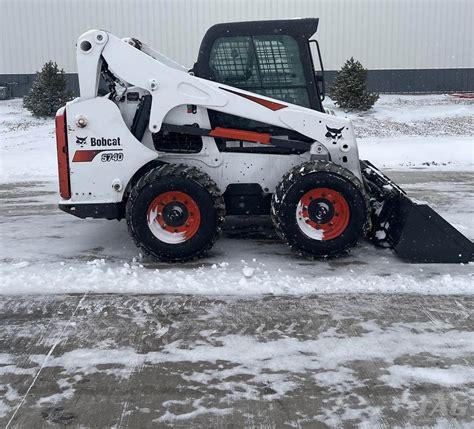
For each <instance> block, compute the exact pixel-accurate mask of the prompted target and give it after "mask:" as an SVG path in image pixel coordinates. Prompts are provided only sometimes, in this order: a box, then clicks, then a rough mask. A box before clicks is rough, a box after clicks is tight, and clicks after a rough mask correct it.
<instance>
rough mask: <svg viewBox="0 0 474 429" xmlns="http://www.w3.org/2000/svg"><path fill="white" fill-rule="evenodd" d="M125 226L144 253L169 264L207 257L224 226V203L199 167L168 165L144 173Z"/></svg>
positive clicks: (137, 185) (132, 192)
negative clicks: (205, 255)
mask: <svg viewBox="0 0 474 429" xmlns="http://www.w3.org/2000/svg"><path fill="white" fill-rule="evenodd" d="M126 217H127V225H128V229H129V232H130V235H131V236H132V238H133V240H134V241H135V244H136V245H137V246H138V247H139V248H141V249H142V250H143V251H144V252H145V254H148V255H151V256H152V257H154V258H156V259H159V260H161V261H166V262H180V261H189V260H192V259H196V258H199V257H201V256H203V255H204V254H205V253H206V252H207V251H208V250H209V249H210V248H211V247H212V246H213V244H214V242H215V241H216V240H217V238H218V236H219V234H220V232H221V229H222V224H223V222H224V217H225V207H224V199H223V197H222V195H221V192H220V191H219V189H218V188H217V185H216V184H215V183H214V181H213V180H212V179H211V178H210V177H209V176H208V175H207V174H205V173H203V172H202V171H200V170H199V169H197V168H195V167H189V166H186V165H174V164H165V165H162V166H160V167H157V168H154V169H153V170H151V171H149V172H148V173H147V174H145V175H144V176H143V177H142V178H141V179H140V180H139V181H138V182H137V183H136V185H135V186H134V187H133V189H132V191H131V193H130V197H129V199H128V201H127V206H126Z"/></svg>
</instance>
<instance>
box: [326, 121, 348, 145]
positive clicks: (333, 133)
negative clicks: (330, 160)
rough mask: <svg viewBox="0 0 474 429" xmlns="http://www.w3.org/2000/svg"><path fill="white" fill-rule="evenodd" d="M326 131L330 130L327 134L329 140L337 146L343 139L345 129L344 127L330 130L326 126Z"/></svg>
mask: <svg viewBox="0 0 474 429" xmlns="http://www.w3.org/2000/svg"><path fill="white" fill-rule="evenodd" d="M326 129H327V130H328V132H327V133H326V137H327V138H328V140H331V141H332V142H333V143H334V144H336V143H337V142H338V141H339V140H341V139H342V130H343V129H344V127H342V128H329V127H328V126H327V125H326Z"/></svg>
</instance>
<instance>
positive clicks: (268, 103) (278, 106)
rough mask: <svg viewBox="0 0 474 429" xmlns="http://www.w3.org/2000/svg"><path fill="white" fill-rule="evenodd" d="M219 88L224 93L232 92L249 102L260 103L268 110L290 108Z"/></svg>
mask: <svg viewBox="0 0 474 429" xmlns="http://www.w3.org/2000/svg"><path fill="white" fill-rule="evenodd" d="M219 88H220V89H223V90H224V91H227V92H231V93H232V94H235V95H238V96H240V97H244V98H246V99H247V100H250V101H253V102H255V103H258V104H260V105H262V106H263V107H266V108H267V109H270V110H280V109H284V108H285V107H288V106H287V105H285V104H280V103H276V102H274V101H269V100H264V99H263V98H259V97H255V96H253V95H248V94H242V93H241V92H237V91H232V90H231V89H227V88H221V87H219Z"/></svg>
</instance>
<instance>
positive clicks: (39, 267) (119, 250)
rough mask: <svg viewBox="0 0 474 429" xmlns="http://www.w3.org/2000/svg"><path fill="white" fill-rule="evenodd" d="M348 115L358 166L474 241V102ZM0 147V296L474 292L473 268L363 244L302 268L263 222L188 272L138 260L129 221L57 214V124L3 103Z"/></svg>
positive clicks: (409, 101) (234, 229)
mask: <svg viewBox="0 0 474 429" xmlns="http://www.w3.org/2000/svg"><path fill="white" fill-rule="evenodd" d="M327 105H328V106H329V107H332V106H331V102H330V100H328V103H327ZM337 110H338V114H339V115H346V113H345V112H342V111H341V110H340V109H337ZM347 115H348V116H349V117H351V119H353V120H354V123H355V127H356V133H357V134H358V136H360V137H359V139H358V141H359V145H360V153H361V157H362V158H366V159H369V160H370V161H372V162H373V163H374V164H375V165H379V166H382V167H385V168H388V169H389V173H388V174H389V175H390V174H392V175H394V176H393V177H394V178H395V179H396V180H398V181H401V184H402V186H403V187H405V188H406V189H407V191H408V192H409V193H410V195H412V196H416V198H417V199H419V200H425V201H428V202H429V203H430V204H431V205H432V206H433V207H435V208H436V209H437V210H439V211H440V213H441V214H442V215H443V216H444V217H446V218H447V219H448V220H449V221H450V222H452V223H453V224H455V225H456V227H457V228H458V229H459V230H460V231H461V232H463V233H464V234H465V235H467V236H468V237H470V238H471V239H472V238H473V237H474V220H473V218H474V216H473V212H474V207H473V192H472V191H473V187H472V168H473V164H474V162H473V139H474V125H473V118H474V103H473V102H472V101H471V100H457V99H454V98H452V97H449V96H382V97H381V100H380V101H379V102H378V103H377V105H376V107H375V108H374V109H372V110H371V111H369V112H367V113H363V114H353V113H347ZM379 135H381V136H382V137H377V136H379ZM0 139H1V145H0V159H1V170H0V183H2V185H1V195H0V198H1V199H2V205H3V208H1V209H0V210H1V212H0V216H1V222H2V223H1V224H0V228H1V237H2V246H1V248H0V261H1V262H0V264H1V265H0V269H1V270H2V273H1V276H2V284H1V285H0V293H5V294H9V293H57V292H84V291H90V292H130V293H134V292H135V293H202V294H238V295H248V294H254V295H259V294H306V293H330V292H348V291H352V292H419V293H447V294H449V293H465V294H467V293H472V292H473V291H472V289H473V288H472V280H473V279H472V274H473V273H472V271H473V270H472V265H468V266H462V265H457V266H453V265H416V264H412V265H409V264H405V263H404V262H402V261H400V260H399V259H398V258H396V256H394V254H393V252H392V251H391V250H386V249H385V250H381V249H376V248H374V247H373V246H372V245H371V244H369V243H362V244H361V245H360V246H359V247H358V248H356V249H354V251H353V252H352V253H351V255H350V256H347V257H344V258H341V259H337V260H332V261H316V262H315V261H308V260H305V259H302V258H300V257H298V256H296V255H294V254H292V253H291V252H290V251H289V249H288V248H287V247H286V246H285V245H284V244H283V243H281V242H280V241H278V240H277V239H276V237H275V236H274V233H273V231H272V228H271V225H269V223H268V222H267V221H265V220H258V221H257V222H256V226H255V227H254V228H250V229H249V228H248V227H245V224H244V222H243V221H241V220H239V219H237V220H229V222H227V229H226V232H225V234H224V237H223V238H222V239H220V240H219V241H218V243H217V244H216V246H215V247H214V249H213V251H212V252H211V254H210V255H209V257H207V258H206V259H203V260H200V261H197V262H194V263H189V264H179V265H166V264H160V263H156V262H153V261H150V260H147V259H142V258H141V257H140V254H139V252H138V250H137V249H136V248H135V247H134V246H133V244H132V243H131V240H130V238H129V237H128V234H127V231H126V225H125V223H124V222H120V223H118V222H115V221H105V220H80V219H76V218H74V217H72V216H70V215H67V214H64V213H62V212H60V211H59V210H58V209H57V207H56V204H57V198H58V197H57V194H56V192H57V191H56V189H57V184H56V182H57V179H56V153H55V143H54V122H53V120H42V119H34V118H32V117H31V116H30V115H29V114H28V113H27V112H25V111H24V110H23V109H22V107H21V101H20V100H10V101H6V102H1V103H0ZM400 171H401V172H400Z"/></svg>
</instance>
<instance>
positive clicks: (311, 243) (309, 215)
mask: <svg viewBox="0 0 474 429" xmlns="http://www.w3.org/2000/svg"><path fill="white" fill-rule="evenodd" d="M327 190H329V191H330V192H329V193H328V192H327ZM313 192H315V193H314V194H313ZM331 192H332V193H331ZM308 195H309V197H308ZM311 195H322V196H323V197H325V198H326V196H327V195H329V197H327V198H329V199H331V200H333V201H329V200H328V199H327V198H326V199H325V198H323V197H321V198H313V197H312V196H311ZM308 198H309V200H308ZM344 200H345V202H344ZM306 201H310V204H307V205H305V203H304V202H306ZM332 203H335V204H332ZM299 204H300V205H299ZM314 204H316V206H315V205H314ZM310 206H311V207H310ZM321 206H322V208H323V209H324V210H323V211H320V210H319V211H318V209H319V208H321ZM298 207H299V208H300V209H301V208H302V207H304V208H303V209H302V210H304V213H305V214H304V215H303V211H299V212H298V213H301V214H302V215H301V216H298V215H297V208H298ZM339 209H342V210H339ZM341 211H342V212H343V216H342V217H341V213H339V212H341ZM271 216H272V221H273V224H274V225H275V228H276V230H277V232H278V233H279V235H280V236H281V237H282V238H283V239H284V240H286V242H287V243H288V244H289V246H290V247H291V248H292V249H294V250H296V251H298V252H299V253H300V254H302V255H304V256H308V257H315V258H325V257H334V256H340V255H342V254H345V253H347V252H348V250H349V249H350V248H352V247H353V246H355V245H356V244H357V242H358V241H359V240H360V239H361V238H362V237H364V235H365V234H366V232H367V231H368V229H369V226H370V221H369V199H368V197H367V195H366V193H365V191H364V186H363V185H362V183H361V182H360V180H359V179H357V178H356V177H355V176H354V175H353V174H352V173H351V172H350V171H349V170H347V169H346V168H343V167H340V166H338V165H336V164H334V163H332V162H329V161H309V162H305V163H303V164H300V165H298V166H296V167H295V168H293V169H292V170H290V171H289V172H288V173H287V174H285V176H284V177H283V179H282V181H281V182H280V184H279V185H278V186H277V188H276V191H275V193H274V194H273V197H272V206H271ZM317 216H320V217H317ZM329 222H331V223H329ZM306 224H308V226H306ZM321 225H322V226H321ZM329 225H335V226H329ZM324 228H329V230H326V231H323V229H324ZM308 230H310V231H309V232H308ZM314 230H316V231H314ZM305 231H306V232H305ZM311 231H313V232H314V234H311ZM326 234H328V236H329V237H330V238H329V239H328V238H324V237H325V235H326ZM318 235H319V236H318ZM332 235H334V237H332Z"/></svg>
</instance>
